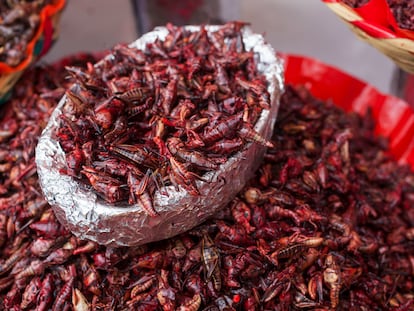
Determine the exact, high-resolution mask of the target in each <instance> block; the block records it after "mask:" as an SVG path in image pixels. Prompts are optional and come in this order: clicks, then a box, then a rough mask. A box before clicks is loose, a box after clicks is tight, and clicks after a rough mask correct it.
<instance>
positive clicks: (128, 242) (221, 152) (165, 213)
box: [36, 22, 283, 246]
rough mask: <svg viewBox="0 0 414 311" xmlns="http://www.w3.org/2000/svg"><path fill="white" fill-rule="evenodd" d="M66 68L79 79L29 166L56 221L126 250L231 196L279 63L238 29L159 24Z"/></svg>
mask: <svg viewBox="0 0 414 311" xmlns="http://www.w3.org/2000/svg"><path fill="white" fill-rule="evenodd" d="M228 36H229V38H228ZM218 38H220V39H222V43H220V42H218V41H219V40H217V39H218ZM203 42H204V43H205V44H204V43H203ZM194 47H196V49H197V50H196V51H194ZM222 49H224V50H222ZM241 49H242V50H241ZM132 51H133V52H132ZM215 51H216V52H217V51H219V52H218V53H216V52H215ZM215 54H218V55H226V57H224V56H220V57H218V58H215V57H216V55H215ZM148 57H152V58H153V59H151V62H149V61H148ZM130 62H132V63H134V64H135V65H134V68H135V69H131V68H132V67H131V65H130ZM226 66H227V67H226ZM223 68H231V69H227V73H226V72H223V70H222V69H223ZM240 68H245V69H243V70H244V71H246V73H243V72H242V70H241V69H240ZM67 69H68V71H69V73H70V74H71V75H73V76H74V77H75V79H76V80H77V81H78V83H77V84H76V83H75V84H74V85H73V87H72V88H70V89H69V90H67V92H66V95H65V96H64V97H63V98H62V100H61V101H60V103H59V105H58V107H57V108H56V110H55V111H54V113H53V114H52V116H51V118H50V121H49V123H48V125H47V127H46V128H45V130H44V132H43V134H42V136H41V138H40V140H39V144H38V146H37V148H36V164H37V167H38V172H39V181H40V184H41V186H42V190H43V192H44V194H45V197H46V199H47V200H48V202H49V203H50V205H51V206H52V207H53V209H54V211H55V213H56V216H57V217H58V219H59V221H60V222H62V223H63V224H65V226H67V228H68V229H69V230H71V231H72V232H73V233H74V234H75V235H76V236H78V237H80V238H85V239H91V240H93V241H96V242H98V243H100V244H104V245H111V246H135V245H140V244H144V243H148V242H152V241H158V240H162V239H166V238H169V237H172V236H174V235H177V234H179V233H182V232H184V231H187V230H189V229H191V228H193V227H194V226H196V225H198V224H200V223H201V222H203V221H205V220H206V219H207V218H208V217H210V216H212V215H213V214H214V213H216V212H217V211H219V210H220V209H221V208H222V207H224V206H225V205H226V204H227V203H228V202H229V201H230V200H232V199H233V197H234V196H235V195H236V194H237V193H238V192H239V191H240V190H241V189H242V188H243V186H244V185H245V183H246V182H247V180H248V179H249V178H251V177H252V176H253V173H254V172H255V170H256V169H257V168H258V166H259V165H260V162H261V160H262V158H263V155H264V152H265V150H266V147H269V146H272V143H271V142H270V141H269V139H270V137H271V133H272V131H273V127H274V124H275V120H276V117H277V111H278V107H279V97H280V94H281V92H282V90H283V66H282V63H281V62H280V60H279V59H278V58H277V57H276V55H275V52H274V50H273V48H272V47H271V46H270V45H269V44H267V43H266V42H265V40H264V38H263V37H262V36H261V35H259V34H255V33H253V32H252V30H251V29H250V28H249V27H248V25H247V24H245V23H242V22H233V23H228V24H225V25H220V26H216V25H206V26H184V27H175V26H172V25H167V26H166V27H157V28H155V29H154V31H152V32H149V33H147V34H145V35H143V36H142V37H141V38H139V39H138V40H137V41H135V42H133V43H132V44H130V45H129V46H128V47H127V48H125V47H123V46H117V47H115V48H114V49H113V52H112V53H111V54H110V55H108V56H106V57H105V58H104V59H102V60H101V61H99V62H98V63H97V64H95V65H94V66H93V67H91V68H89V69H90V71H79V70H78V69H77V68H73V67H71V68H67ZM229 70H230V71H229ZM125 72H129V76H124V75H125ZM256 73H257V77H256V76H255V74H256ZM94 75H98V76H99V79H95V78H93V77H94ZM114 77H115V78H114ZM258 77H261V79H262V81H259V80H260V79H259V78H258ZM183 81H185V82H183ZM206 81H207V82H206ZM144 82H145V83H144ZM85 90H87V91H85ZM237 92H238V93H237ZM236 93H237V94H236ZM239 93H240V94H247V95H246V98H247V99H241V97H240V96H241V95H240V96H239V95H238V94H239ZM217 94H219V95H217ZM220 94H221V95H220ZM236 95H237V96H236ZM91 96H92V97H91ZM243 96H244V95H243ZM172 102H174V103H175V102H177V104H174V105H172ZM196 102H197V104H194V103H196ZM198 102H200V103H201V104H199V103H198ZM91 103H93V104H91ZM95 103H98V104H96V105H95ZM88 105H89V106H88ZM93 105H95V106H93ZM196 106H197V107H196ZM85 107H86V108H85ZM88 107H89V108H88ZM237 109H239V110H237ZM79 111H81V112H79ZM85 111H86V112H85ZM223 111H224V112H223ZM79 120H81V121H79ZM137 120H138V121H137ZM85 124H86V125H85ZM80 128H82V129H83V130H81V131H79V129H80ZM85 129H86V130H85ZM75 132H76V133H75ZM79 133H82V134H79ZM91 133H92V134H91ZM84 136H86V138H84ZM79 141H82V142H81V143H79ZM78 145H79V146H78ZM229 150H230V151H229ZM227 151H228V152H227ZM111 171H113V175H110V174H109V172H111ZM115 175H116V178H114V176H115Z"/></svg>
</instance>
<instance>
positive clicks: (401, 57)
mask: <svg viewBox="0 0 414 311" xmlns="http://www.w3.org/2000/svg"><path fill="white" fill-rule="evenodd" d="M323 1H324V2H325V4H326V5H327V6H328V7H329V8H330V9H331V10H332V11H334V12H335V14H336V15H338V16H339V17H340V18H341V19H342V20H343V21H344V22H345V23H346V24H347V25H348V26H349V28H350V29H351V30H352V32H354V33H355V34H356V35H357V36H358V38H360V39H361V40H363V41H365V42H367V43H369V44H370V45H372V46H373V47H375V48H376V49H378V50H379V51H380V52H381V53H383V54H385V55H386V56H388V57H389V58H390V59H392V60H393V61H394V62H395V63H396V64H397V65H398V66H399V67H400V68H401V69H403V70H405V71H407V72H409V73H414V41H413V40H411V39H408V38H403V37H401V36H399V35H397V34H396V33H395V32H394V31H393V30H391V29H390V28H388V27H384V26H383V25H380V24H377V23H376V22H374V21H371V20H368V19H364V18H363V17H361V15H359V14H358V13H357V12H356V11H355V10H354V9H352V8H350V7H349V6H347V5H345V4H343V3H341V2H338V1H332V0H323Z"/></svg>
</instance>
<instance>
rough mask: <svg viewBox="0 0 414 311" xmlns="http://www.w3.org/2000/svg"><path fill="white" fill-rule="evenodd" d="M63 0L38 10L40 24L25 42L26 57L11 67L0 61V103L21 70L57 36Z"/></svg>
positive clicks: (37, 57) (38, 55) (18, 76)
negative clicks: (30, 38)
mask: <svg viewBox="0 0 414 311" xmlns="http://www.w3.org/2000/svg"><path fill="white" fill-rule="evenodd" d="M64 6H65V0H55V1H52V3H51V4H49V5H47V6H45V7H44V8H43V10H42V11H41V12H40V14H39V17H40V24H39V27H38V29H37V31H36V33H35V35H34V36H33V38H32V40H31V41H30V42H29V43H28V44H27V49H26V58H25V59H24V60H23V61H22V62H21V63H20V64H19V65H17V66H15V67H11V66H9V65H7V64H5V63H2V62H0V104H1V103H3V102H4V101H6V100H7V99H8V98H9V96H10V93H11V89H12V88H13V86H14V84H15V83H16V82H17V81H18V80H19V78H20V76H21V75H22V74H23V72H24V71H25V70H26V69H27V68H28V67H29V66H30V65H31V64H33V63H34V62H36V61H37V60H38V59H39V58H40V57H41V56H43V55H44V54H46V53H47V51H48V50H49V49H50V47H51V45H52V43H53V42H54V41H56V39H57V38H58V36H59V21H60V16H61V13H62V10H63V8H64Z"/></svg>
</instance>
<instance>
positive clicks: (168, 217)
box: [36, 25, 284, 246]
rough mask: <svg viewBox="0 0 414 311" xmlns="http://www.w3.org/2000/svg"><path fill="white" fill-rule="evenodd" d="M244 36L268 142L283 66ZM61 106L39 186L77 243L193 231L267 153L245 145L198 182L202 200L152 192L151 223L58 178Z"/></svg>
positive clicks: (42, 155)
mask: <svg viewBox="0 0 414 311" xmlns="http://www.w3.org/2000/svg"><path fill="white" fill-rule="evenodd" d="M186 27H187V28H188V29H189V30H191V31H198V30H199V29H200V28H199V26H186ZM219 27H220V26H214V25H213V26H207V27H206V28H207V30H208V31H209V32H212V31H216V30H217V29H219ZM242 33H243V40H244V44H245V48H246V50H253V51H254V52H255V54H256V57H257V60H258V62H259V63H258V69H259V71H260V72H262V73H263V74H265V76H266V79H267V80H268V82H269V86H268V91H269V92H270V94H271V109H270V110H263V112H262V114H261V116H260V118H259V120H258V121H257V123H256V125H255V130H256V131H257V132H259V133H261V134H262V135H263V136H264V137H265V138H267V139H269V138H270V137H271V135H272V132H273V127H274V124H275V121H276V116H277V111H278V108H279V98H280V95H281V93H282V91H283V85H284V81H283V65H282V62H281V61H280V60H279V59H277V57H276V56H275V52H274V50H273V48H272V47H271V46H270V45H269V44H267V43H265V41H264V38H263V37H262V36H261V35H259V34H255V33H253V32H252V31H251V29H250V28H249V27H245V28H244V29H243V32H242ZM166 35H167V30H166V29H165V27H157V28H155V29H154V31H152V32H149V33H147V34H145V35H143V36H142V37H141V38H139V39H138V40H137V41H135V42H133V43H132V44H131V45H130V46H132V47H137V48H139V49H145V45H146V43H149V42H153V41H155V39H157V38H160V39H161V40H163V39H164V38H165V36H166ZM107 57H111V56H110V55H109V56H107ZM97 66H99V63H98V64H97ZM64 104H65V97H63V98H62V99H61V101H60V102H59V104H58V106H57V108H56V109H55V111H54V112H53V114H52V116H51V118H50V120H49V123H48V125H47V126H46V128H45V129H44V131H43V133H42V135H41V137H40V140H39V143H38V145H37V148H36V164H37V170H38V174H39V181H40V185H41V187H42V190H43V192H44V195H45V197H46V199H47V200H48V202H49V204H50V205H51V206H52V208H53V210H54V212H55V214H56V216H57V218H58V220H59V221H60V222H61V223H63V224H64V225H65V226H66V227H67V228H68V229H69V230H70V231H72V232H73V234H75V235H76V236H78V237H79V238H81V239H90V240H93V241H96V242H97V243H99V244H103V245H108V246H136V245H141V244H145V243H148V242H153V241H158V240H162V239H166V238H169V237H172V236H174V235H177V234H179V233H182V232H185V231H187V230H189V229H191V228H193V227H195V226H197V225H198V224H200V223H202V222H203V221H205V220H206V219H207V218H208V217H210V216H212V215H213V214H214V213H216V212H217V211H218V210H220V209H221V208H223V207H224V206H225V205H227V204H228V203H229V202H230V201H231V200H232V199H233V198H234V197H235V196H236V194H237V193H238V192H239V191H240V190H241V189H242V188H243V187H244V185H245V183H246V182H247V181H248V180H249V179H250V178H251V177H252V176H253V174H254V172H255V171H256V170H257V169H258V167H259V165H260V163H261V161H262V159H263V155H264V152H265V147H263V146H261V145H259V144H256V143H249V144H247V145H246V146H245V148H244V149H243V150H242V151H240V152H238V153H237V154H235V155H234V156H233V157H231V158H230V159H229V160H228V161H227V162H226V163H224V164H222V165H221V166H220V167H219V170H217V171H214V172H209V173H207V174H206V175H204V176H203V179H205V180H207V181H209V182H205V181H201V180H198V181H197V187H198V189H199V190H200V193H201V195H200V196H192V195H190V194H188V193H187V192H186V191H185V190H184V189H182V188H180V189H179V191H177V190H176V189H175V187H173V186H168V187H166V188H167V189H166V190H167V193H168V196H167V195H163V194H161V193H160V192H158V191H157V192H155V195H154V208H155V209H156V210H157V212H158V213H159V216H156V217H150V216H148V215H147V213H146V212H145V211H144V210H143V209H142V208H141V207H140V206H139V205H128V204H127V203H125V204H124V205H111V204H108V203H107V202H106V201H104V200H102V199H101V198H99V197H98V196H97V195H96V194H95V193H94V192H93V191H91V190H90V189H89V188H88V187H87V186H85V185H83V184H80V183H79V182H78V181H76V180H75V179H73V178H72V177H70V176H67V175H63V174H61V173H60V172H59V171H60V169H62V168H64V167H65V165H66V164H65V155H64V152H63V150H62V149H61V147H60V145H59V143H58V142H57V141H55V140H54V139H53V136H52V134H53V131H54V129H55V128H56V127H57V126H58V120H59V115H60V114H61V113H62V107H63V105H64ZM163 192H164V191H163Z"/></svg>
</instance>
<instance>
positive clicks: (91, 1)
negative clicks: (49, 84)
mask: <svg viewBox="0 0 414 311" xmlns="http://www.w3.org/2000/svg"><path fill="white" fill-rule="evenodd" d="M235 19H237V20H243V21H247V22H250V23H251V25H252V27H253V30H255V31H256V32H259V33H262V34H264V35H265V38H266V39H267V41H268V42H270V43H271V44H272V46H273V47H274V49H275V50H276V51H282V52H288V53H293V54H301V55H306V56H312V57H314V58H317V59H319V60H321V61H323V62H325V63H327V64H331V65H334V66H336V67H339V68H340V69H342V70H343V71H345V72H348V73H350V74H352V75H353V76H355V77H357V78H359V79H361V80H364V81H366V82H368V83H370V84H372V85H374V86H375V87H377V88H378V89H379V90H380V91H382V92H386V93H389V92H390V91H391V81H392V79H393V75H394V74H395V65H394V64H393V63H392V62H391V61H390V60H388V59H387V58H386V57H385V56H383V55H382V54H381V53H380V52H378V51H377V50H375V49H374V48H372V47H371V46H369V45H368V44H366V43H363V42H362V41H360V40H359V39H357V38H356V37H355V35H354V34H353V33H351V31H350V30H349V29H348V28H347V26H346V25H345V24H343V23H342V22H341V21H340V19H339V18H338V17H337V16H336V15H334V13H333V12H331V11H330V10H329V9H328V8H327V7H326V6H325V5H324V4H323V3H322V1H320V0H315V1H309V0H294V1H292V0H276V1H275V0H254V1H252V0H209V1H207V0H118V1H114V0H99V1H97V0H83V1H73V0H72V1H71V0H68V2H67V5H66V8H65V10H64V12H63V15H62V21H61V33H60V38H59V40H58V41H57V42H56V44H55V45H54V47H53V49H52V50H51V51H50V53H49V54H48V55H47V57H46V58H45V60H46V61H53V60H57V59H59V58H60V57H62V56H66V55H68V54H72V53H75V52H80V51H99V50H103V49H108V48H111V47H112V46H113V45H115V44H116V43H119V42H123V43H129V42H132V41H134V40H135V39H136V38H137V37H138V36H139V35H140V34H142V33H144V32H146V31H149V30H151V29H152V28H153V27H154V26H157V25H165V23H167V22H169V21H170V22H173V23H175V24H190V23H220V22H224V21H229V20H235Z"/></svg>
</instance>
